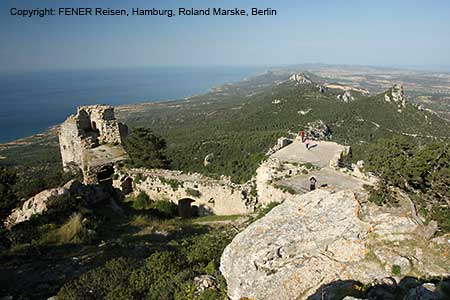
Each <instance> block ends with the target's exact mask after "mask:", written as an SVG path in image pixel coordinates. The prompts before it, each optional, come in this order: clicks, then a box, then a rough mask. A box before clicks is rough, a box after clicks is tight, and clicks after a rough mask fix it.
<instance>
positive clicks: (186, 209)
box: [178, 198, 197, 218]
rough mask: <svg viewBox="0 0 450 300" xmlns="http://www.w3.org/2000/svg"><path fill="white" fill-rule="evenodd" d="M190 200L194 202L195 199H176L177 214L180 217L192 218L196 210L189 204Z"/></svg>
mask: <svg viewBox="0 0 450 300" xmlns="http://www.w3.org/2000/svg"><path fill="white" fill-rule="evenodd" d="M192 202H195V200H193V199H190V198H184V199H180V200H178V214H179V215H180V217H182V218H192V217H194V216H196V214H197V213H196V210H195V208H194V207H192V206H191V204H192Z"/></svg>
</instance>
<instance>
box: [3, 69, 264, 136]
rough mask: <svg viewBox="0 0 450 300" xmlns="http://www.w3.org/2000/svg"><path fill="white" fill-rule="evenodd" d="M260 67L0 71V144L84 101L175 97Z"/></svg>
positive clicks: (60, 116)
mask: <svg viewBox="0 0 450 300" xmlns="http://www.w3.org/2000/svg"><path fill="white" fill-rule="evenodd" d="M263 71H264V68H262V67H139V68H116V69H111V68H109V69H96V70H64V71H26V72H25V71H23V72H19V71H14V72H3V73H0V143H5V142H9V141H13V140H16V139H19V138H23V137H27V136H30V135H33V134H36V133H40V132H43V131H45V130H47V129H49V128H50V127H52V126H54V125H57V124H60V123H61V122H63V121H64V120H65V119H66V118H67V116H68V115H70V114H73V113H75V111H76V107H77V106H80V105H89V104H109V105H120V104H130V103H140V102H149V101H164V100H177V99H182V98H185V97H188V96H191V95H195V94H201V93H205V92H208V91H209V90H210V89H211V88H213V87H217V86H220V85H222V84H225V83H233V82H238V81H241V80H243V79H244V78H246V77H251V76H253V75H256V74H258V73H261V72H263Z"/></svg>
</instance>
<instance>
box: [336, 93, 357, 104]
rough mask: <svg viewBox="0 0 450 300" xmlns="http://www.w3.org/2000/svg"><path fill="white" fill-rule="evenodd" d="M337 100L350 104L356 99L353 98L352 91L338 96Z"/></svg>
mask: <svg viewBox="0 0 450 300" xmlns="http://www.w3.org/2000/svg"><path fill="white" fill-rule="evenodd" d="M337 98H338V99H339V100H342V101H344V102H350V101H353V100H355V97H353V96H352V94H351V93H350V91H345V92H344V93H343V94H342V95H338V96H337Z"/></svg>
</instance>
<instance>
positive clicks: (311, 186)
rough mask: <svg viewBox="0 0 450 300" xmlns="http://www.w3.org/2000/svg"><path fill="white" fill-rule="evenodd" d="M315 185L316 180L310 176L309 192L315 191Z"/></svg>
mask: <svg viewBox="0 0 450 300" xmlns="http://www.w3.org/2000/svg"><path fill="white" fill-rule="evenodd" d="M316 183H317V179H316V178H314V177H313V176H311V178H309V190H310V191H314V190H315V189H316Z"/></svg>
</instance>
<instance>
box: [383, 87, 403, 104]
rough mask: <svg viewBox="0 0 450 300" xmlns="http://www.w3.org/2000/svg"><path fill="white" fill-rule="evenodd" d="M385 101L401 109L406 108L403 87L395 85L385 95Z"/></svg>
mask: <svg viewBox="0 0 450 300" xmlns="http://www.w3.org/2000/svg"><path fill="white" fill-rule="evenodd" d="M384 100H385V101H386V102H393V103H395V104H397V105H398V107H399V108H402V107H406V103H407V102H406V98H405V95H404V91H403V85H401V84H395V85H394V86H393V87H392V88H391V89H389V90H388V91H387V92H386V93H385V94H384Z"/></svg>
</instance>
